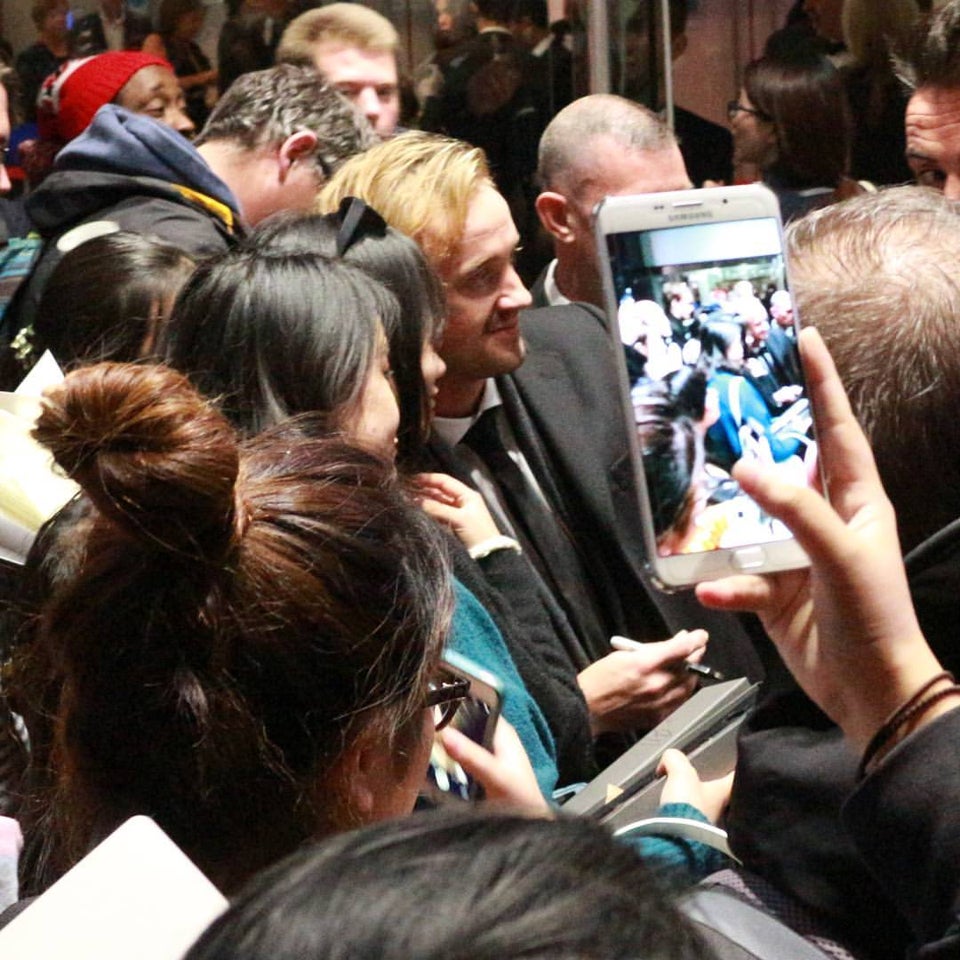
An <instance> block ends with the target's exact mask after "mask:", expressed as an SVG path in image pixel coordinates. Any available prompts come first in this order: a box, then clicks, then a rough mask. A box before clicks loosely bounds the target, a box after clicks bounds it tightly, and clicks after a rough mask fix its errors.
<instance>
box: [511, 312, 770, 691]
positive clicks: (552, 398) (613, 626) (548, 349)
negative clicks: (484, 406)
mask: <svg viewBox="0 0 960 960" xmlns="http://www.w3.org/2000/svg"><path fill="white" fill-rule="evenodd" d="M521 323H522V329H523V336H524V339H525V340H526V343H527V355H526V359H525V360H524V362H523V364H522V365H521V366H520V367H519V368H518V369H517V370H516V371H515V372H514V373H512V374H510V375H508V376H506V377H501V378H500V379H499V380H498V385H499V386H500V389H501V394H502V396H503V401H504V407H505V409H506V411H507V417H508V419H509V421H510V423H511V426H512V427H513V430H514V433H515V434H516V436H517V441H518V443H519V445H520V447H521V449H522V450H523V451H524V454H525V455H527V456H528V459H530V461H531V466H533V468H534V470H535V472H536V470H537V467H536V466H535V464H536V463H538V462H541V463H542V461H541V458H540V457H539V456H538V453H542V454H543V459H544V460H545V462H546V464H547V467H548V470H549V475H547V476H543V475H540V476H538V479H539V480H540V481H541V485H542V486H543V487H544V492H545V493H546V494H547V496H548V497H549V498H550V499H551V500H552V501H553V506H554V509H555V510H557V512H558V513H559V514H560V516H561V518H562V519H563V520H564V521H565V522H566V524H567V526H568V529H569V530H570V531H571V533H572V535H573V537H574V539H575V541H576V543H577V545H578V547H579V548H580V551H581V554H582V555H583V556H584V558H585V560H586V562H587V563H588V564H589V565H590V567H591V570H592V572H593V573H594V574H595V575H596V582H597V584H598V585H599V587H600V592H601V597H602V600H603V602H604V608H605V613H606V618H607V623H606V626H607V629H608V631H609V634H610V635H613V634H616V633H620V634H625V635H627V636H632V637H634V638H636V639H641V640H662V639H665V638H666V637H667V636H670V635H672V634H673V633H675V632H676V631H678V630H681V629H690V628H694V627H704V628H706V629H707V630H709V631H710V637H711V640H710V648H709V654H708V658H707V659H708V660H709V662H710V663H711V664H713V665H715V666H716V667H718V668H719V669H721V670H724V671H725V672H728V673H729V674H730V675H731V676H740V675H746V676H750V677H752V678H754V679H759V678H760V677H761V676H762V675H763V668H762V666H761V663H760V660H759V658H758V656H757V653H756V651H755V649H754V643H753V638H752V637H751V636H750V634H748V632H747V630H746V629H745V628H744V624H743V622H741V620H739V619H738V618H736V617H733V616H731V615H730V614H724V613H717V612H715V611H709V610H706V609H705V608H703V607H702V606H700V604H699V603H698V602H697V600H696V598H695V597H694V596H693V592H692V591H683V592H678V593H673V594H667V593H663V592H662V591H660V590H659V589H657V588H656V587H655V586H654V585H653V583H652V581H651V579H650V576H649V574H648V573H647V571H646V569H645V555H644V547H643V538H642V535H641V525H640V515H639V508H638V505H637V500H636V495H635V489H634V480H633V473H632V468H631V464H630V455H629V439H628V435H627V425H626V421H625V419H624V417H623V415H622V413H621V405H620V404H621V402H620V396H619V392H618V390H619V387H618V378H619V368H618V366H617V361H616V357H615V354H614V344H613V341H612V339H611V338H610V336H609V334H608V333H607V330H606V328H605V321H604V318H603V314H602V313H601V312H600V311H599V310H596V309H594V308H592V307H588V306H586V305H584V304H571V305H570V306H563V307H545V308H542V309H538V310H528V311H525V312H524V314H523V315H522V320H521ZM531 452H532V453H533V457H531V456H530V454H531ZM603 652H608V651H603Z"/></svg>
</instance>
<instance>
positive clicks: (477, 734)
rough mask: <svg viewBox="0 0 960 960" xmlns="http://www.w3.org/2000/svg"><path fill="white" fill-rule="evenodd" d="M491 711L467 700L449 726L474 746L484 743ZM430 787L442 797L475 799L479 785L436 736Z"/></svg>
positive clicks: (431, 758) (471, 698)
mask: <svg viewBox="0 0 960 960" xmlns="http://www.w3.org/2000/svg"><path fill="white" fill-rule="evenodd" d="M490 714H491V708H490V706H489V705H488V704H486V703H484V702H483V701H482V700H479V699H476V698H474V697H468V698H467V699H466V700H464V701H463V703H462V704H461V705H460V709H459V710H457V713H456V716H455V717H454V718H453V720H452V721H451V724H450V725H451V726H452V727H456V729H457V730H459V731H460V732H461V733H463V734H465V735H466V736H468V737H469V738H470V739H471V740H473V742H474V743H480V744H485V737H486V734H487V726H488V724H489V722H490ZM427 776H428V779H429V781H430V783H431V784H432V786H433V787H434V788H435V789H436V790H438V791H440V792H441V793H443V794H447V795H452V796H454V797H458V798H459V799H461V800H475V799H477V796H478V786H477V784H476V782H475V781H474V779H473V778H472V777H471V776H470V775H469V774H468V773H467V772H466V770H464V769H463V767H461V766H460V764H459V763H457V761H456V760H454V759H453V758H452V757H451V756H450V755H449V754H448V753H447V751H446V750H444V748H443V743H442V741H441V740H440V738H439V737H436V738H435V739H434V741H433V749H432V750H431V752H430V767H429V769H428V772H427Z"/></svg>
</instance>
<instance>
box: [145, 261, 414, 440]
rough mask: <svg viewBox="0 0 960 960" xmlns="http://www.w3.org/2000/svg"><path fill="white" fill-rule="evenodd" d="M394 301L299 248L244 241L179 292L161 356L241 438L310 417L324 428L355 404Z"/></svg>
mask: <svg viewBox="0 0 960 960" xmlns="http://www.w3.org/2000/svg"><path fill="white" fill-rule="evenodd" d="M399 319H400V307H399V304H398V302H397V299H396V297H394V296H393V294H391V293H390V292H389V291H387V290H386V289H384V287H383V286H382V285H381V284H379V283H377V282H376V281H375V280H373V279H372V278H371V277H370V275H369V274H367V273H366V272H364V271H363V270H360V269H359V268H358V267H355V266H352V265H350V264H348V263H345V262H344V261H342V260H340V259H338V258H336V257H325V256H323V255H321V254H318V253H313V252H308V251H306V250H303V249H298V250H282V249H260V248H259V247H258V246H257V245H256V244H255V243H250V244H246V245H243V246H241V247H239V248H237V249H234V250H231V251H229V252H228V253H226V254H223V255H221V256H220V257H217V258H215V259H213V260H209V261H207V262H206V263H203V264H201V265H200V266H199V267H198V268H197V270H196V272H195V273H194V275H193V277H191V279H190V280H189V281H188V283H187V284H186V285H185V286H184V288H183V289H182V290H181V291H180V295H179V297H178V298H177V302H176V304H175V305H174V308H173V313H172V315H171V317H170V320H169V322H168V323H167V324H166V325H165V327H164V329H163V333H162V337H161V343H160V352H161V355H162V356H163V357H164V359H165V361H166V362H167V363H169V364H170V365H171V366H172V367H174V368H176V369H178V370H182V371H183V372H185V373H186V374H187V375H188V376H189V377H190V378H191V380H192V381H193V382H194V384H195V385H196V386H197V388H198V389H199V390H200V391H201V393H203V394H204V395H205V396H209V397H217V398H218V399H219V402H220V404H221V409H222V410H223V411H224V414H225V415H226V416H227V418H228V419H229V420H230V421H231V422H232V423H233V424H234V425H235V426H237V427H238V428H239V429H240V430H242V431H243V432H244V433H246V434H247V435H252V434H256V433H259V432H260V431H261V430H263V429H265V428H267V427H270V426H273V425H274V424H276V423H279V422H280V421H282V420H284V419H286V418H287V417H289V416H293V415H295V414H300V413H311V412H314V411H318V412H321V413H326V414H328V415H329V417H330V421H331V426H333V427H335V428H336V427H339V426H341V425H342V424H341V420H343V419H344V418H345V417H346V416H348V415H349V413H350V412H352V411H353V410H354V409H355V408H356V405H357V404H358V403H359V401H360V394H361V392H362V389H363V386H364V384H365V382H366V379H367V376H368V374H369V372H370V370H371V369H372V366H373V364H374V363H375V362H376V357H377V350H378V347H379V326H380V324H382V325H383V328H384V330H385V331H386V332H387V335H388V336H389V333H390V331H391V330H393V328H394V327H396V326H397V324H398V323H399Z"/></svg>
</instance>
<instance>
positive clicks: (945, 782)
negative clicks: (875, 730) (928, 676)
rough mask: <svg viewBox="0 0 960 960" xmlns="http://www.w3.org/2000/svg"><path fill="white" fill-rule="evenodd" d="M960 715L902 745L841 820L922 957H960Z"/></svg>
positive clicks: (851, 802) (854, 798)
mask: <svg viewBox="0 0 960 960" xmlns="http://www.w3.org/2000/svg"><path fill="white" fill-rule="evenodd" d="M958 787H960V710H954V711H952V712H951V713H948V714H945V715H944V716H942V717H940V718H938V719H937V720H935V721H934V722H933V723H931V724H929V725H928V726H926V727H924V728H923V729H922V730H919V731H917V732H916V733H915V734H913V735H912V736H910V737H908V738H907V739H906V740H904V741H903V742H902V743H900V744H898V745H897V746H896V747H895V748H894V749H893V750H892V751H891V752H890V754H889V756H887V757H886V758H884V760H883V762H882V763H881V764H880V766H879V767H878V768H877V769H876V770H875V771H874V772H873V773H871V774H870V775H869V776H868V777H867V778H866V779H865V780H863V782H862V783H861V784H860V785H859V786H858V788H857V789H856V790H855V791H854V793H853V795H852V796H851V797H850V799H849V800H848V801H847V803H846V805H845V807H844V810H843V821H844V825H845V826H846V828H847V830H848V831H849V833H850V835H851V836H852V837H853V840H854V842H855V843H856V845H857V848H858V850H859V851H860V854H861V856H862V857H863V858H864V859H865V860H866V861H867V863H868V864H869V865H870V868H871V869H872V871H873V872H874V874H875V875H876V876H877V878H878V880H879V881H880V883H881V884H882V885H883V886H884V888H885V889H886V890H887V892H888V894H889V895H890V897H891V899H892V900H893V901H894V902H895V903H896V904H897V907H898V909H899V910H900V912H901V913H902V914H903V916H904V917H905V918H906V919H907V920H908V921H909V923H910V925H911V927H912V928H913V931H914V934H915V936H916V938H917V941H918V943H919V944H922V945H923V946H922V949H920V951H919V952H918V954H917V956H919V957H923V958H934V957H936V958H941V957H944V958H945V957H957V956H960V810H958V803H957V801H958V798H960V789H958Z"/></svg>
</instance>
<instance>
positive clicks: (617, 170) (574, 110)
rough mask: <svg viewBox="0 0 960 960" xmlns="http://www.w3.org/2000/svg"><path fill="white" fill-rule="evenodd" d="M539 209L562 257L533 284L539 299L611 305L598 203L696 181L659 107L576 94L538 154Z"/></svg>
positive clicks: (543, 302) (607, 96) (541, 301)
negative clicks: (596, 222)
mask: <svg viewBox="0 0 960 960" xmlns="http://www.w3.org/2000/svg"><path fill="white" fill-rule="evenodd" d="M537 180H538V182H539V184H540V194H539V196H538V197H537V200H536V207H537V215H538V216H539V218H540V223H541V224H542V225H543V227H544V229H545V230H546V231H547V232H548V233H549V234H550V236H551V238H552V240H553V253H554V257H555V259H554V260H553V261H552V262H551V263H550V264H548V265H547V267H546V269H545V270H544V271H543V273H542V274H541V275H540V277H539V278H538V279H537V281H536V283H535V284H534V285H533V287H532V289H531V293H532V294H533V298H534V301H533V302H534V306H559V305H561V304H564V303H569V302H571V301H583V302H585V303H592V304H594V305H595V306H598V307H601V308H602V307H603V282H602V279H601V274H600V264H599V262H598V259H597V245H596V240H595V239H594V234H593V208H594V207H595V206H596V204H597V203H598V202H599V201H600V200H601V199H602V198H603V197H604V196H608V195H609V196H616V195H620V194H628V193H656V192H657V191H660V190H683V189H686V188H687V187H689V186H690V178H689V177H688V176H687V171H686V168H685V167H684V164H683V157H681V156H680V149H679V147H678V146H677V141H676V139H675V138H674V136H673V134H672V133H671V132H670V129H669V127H667V125H666V124H665V123H664V122H663V121H662V120H661V119H660V118H659V117H658V116H657V115H656V114H655V113H653V112H651V111H650V110H648V109H647V108H646V107H642V106H640V105H639V104H637V103H634V102H633V101H632V100H626V99H624V98H623V97H617V96H613V95H612V94H605V93H598V94H593V95H591V96H588V97H581V98H580V99H579V100H574V101H573V103H571V104H570V105H569V106H567V107H565V108H564V109H563V110H561V111H560V112H559V113H558V114H557V115H556V116H555V117H554V118H553V120H551V121H550V123H549V124H548V125H547V128H546V130H544V132H543V136H542V137H541V138H540V147H539V151H538V159H537Z"/></svg>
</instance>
